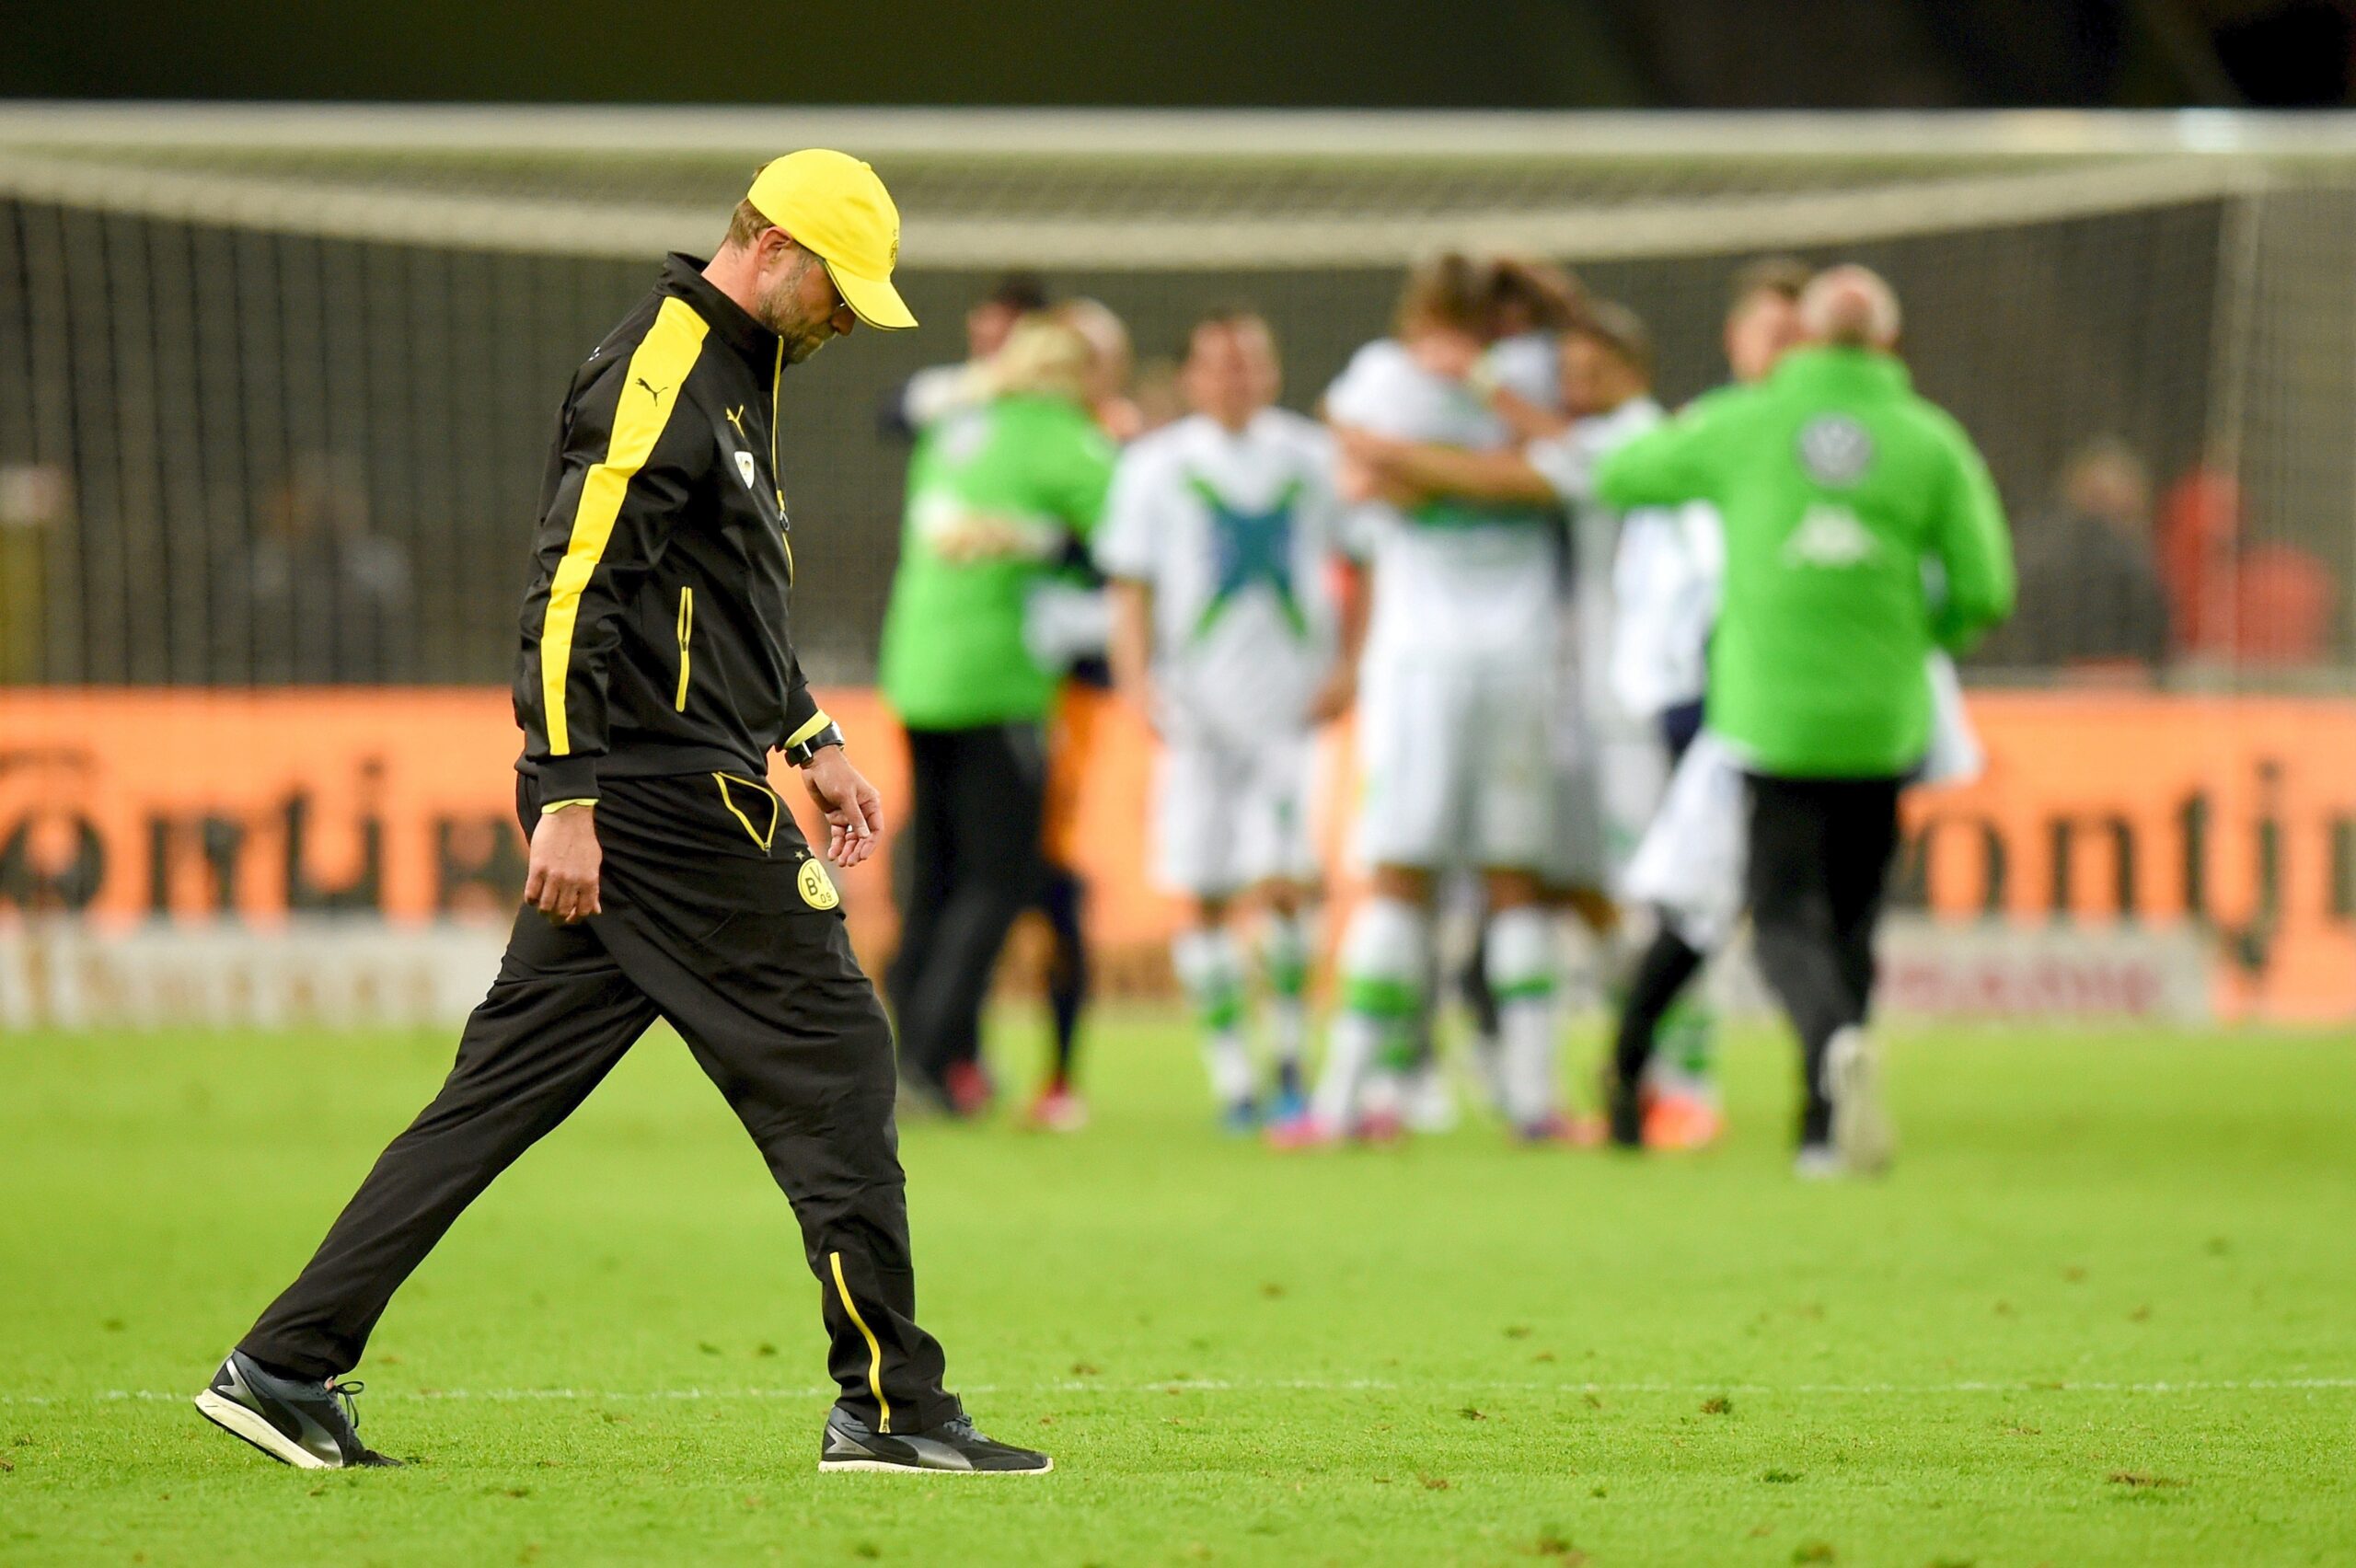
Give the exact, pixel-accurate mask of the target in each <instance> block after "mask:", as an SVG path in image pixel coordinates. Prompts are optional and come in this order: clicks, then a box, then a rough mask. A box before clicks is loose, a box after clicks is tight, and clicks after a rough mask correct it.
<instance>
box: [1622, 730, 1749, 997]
mask: <svg viewBox="0 0 2356 1568" xmlns="http://www.w3.org/2000/svg"><path fill="white" fill-rule="evenodd" d="M1747 809H1748V808H1747V805H1746V803H1745V800H1744V786H1743V779H1742V767H1741V766H1740V764H1738V762H1737V761H1736V760H1735V755H1734V753H1733V751H1732V750H1730V749H1729V748H1728V747H1727V744H1726V743H1725V742H1724V741H1722V740H1720V739H1718V737H1717V736H1715V735H1714V734H1712V733H1710V732H1708V731H1707V730H1704V731H1703V732H1701V733H1700V734H1698V735H1696V736H1694V737H1693V744H1692V745H1690V746H1688V747H1686V748H1685V755H1684V756H1683V757H1682V758H1680V760H1679V762H1678V764H1677V771H1676V773H1675V774H1673V775H1671V776H1670V778H1669V793H1668V795H1667V796H1665V797H1664V798H1663V799H1662V801H1661V803H1660V811H1659V812H1658V813H1657V814H1656V815H1655V816H1654V818H1653V820H1652V825H1651V826H1650V827H1647V828H1646V830H1645V836H1644V840H1643V842H1641V843H1639V844H1638V845H1637V846H1636V856H1635V859H1633V860H1631V861H1630V862H1629V863H1628V877H1627V889H1626V891H1627V895H1628V898H1629V900H1630V901H1631V902H1633V903H1637V904H1648V905H1653V906H1654V907H1655V908H1657V909H1658V910H1660V911H1661V913H1662V915H1663V917H1665V918H1666V919H1667V920H1668V922H1669V928H1670V929H1671V930H1673V931H1675V932H1676V933H1677V935H1678V937H1679V938H1680V940H1682V941H1683V942H1684V943H1685V945H1686V946H1688V947H1690V948H1692V949H1693V950H1694V951H1696V952H1715V951H1717V950H1718V949H1719V948H1721V947H1723V946H1725V945H1726V941H1727V938H1728V937H1731V936H1732V935H1733V934H1734V928H1735V923H1736V922H1737V921H1738V920H1739V919H1741V918H1742V904H1743V887H1742V879H1743V862H1744V859H1745V858H1746V857H1747V856H1748V855H1749V854H1750V821H1749V818H1748V817H1747V815H1746V814H1745V813H1746V812H1747Z"/></svg>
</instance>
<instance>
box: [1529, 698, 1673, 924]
mask: <svg viewBox="0 0 2356 1568" xmlns="http://www.w3.org/2000/svg"><path fill="white" fill-rule="evenodd" d="M1667 774H1668V767H1667V758H1666V756H1665V755H1664V754H1663V752H1662V750H1661V745H1660V743H1659V742H1658V741H1656V740H1654V739H1653V738H1652V737H1650V736H1649V735H1644V734H1634V733H1626V734H1600V735H1599V734H1593V733H1590V734H1588V736H1587V737H1586V738H1585V739H1584V741H1583V742H1582V743H1581V745H1580V749H1579V750H1578V751H1577V752H1576V755H1573V754H1572V753H1571V749H1570V748H1569V747H1567V746H1565V745H1564V744H1561V743H1559V742H1558V743H1557V744H1556V748H1555V761H1554V836H1553V847H1552V850H1551V853H1550V855H1549V859H1548V864H1547V867H1546V881H1547V883H1548V885H1549V886H1552V887H1558V888H1572V887H1579V888H1596V889H1599V890H1600V891H1603V892H1606V893H1610V894H1614V895H1617V894H1619V892H1620V888H1621V885H1622V883H1623V882H1624V881H1625V880H1626V876H1627V871H1628V862H1629V860H1630V859H1632V858H1633V857H1634V855H1635V852H1636V845H1637V842H1638V841H1639V840H1640V839H1642V838H1643V836H1644V834H1645V829H1646V826H1647V825H1649V824H1651V822H1652V819H1653V815H1654V813H1656V812H1657V811H1658V810H1659V809H1660V801H1661V792H1662V791H1663V790H1665V789H1666V788H1667V787H1668V778H1667Z"/></svg>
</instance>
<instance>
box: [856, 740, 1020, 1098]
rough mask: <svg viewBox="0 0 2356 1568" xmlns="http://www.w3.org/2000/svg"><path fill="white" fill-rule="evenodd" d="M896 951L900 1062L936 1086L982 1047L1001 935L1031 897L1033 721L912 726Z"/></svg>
mask: <svg viewBox="0 0 2356 1568" xmlns="http://www.w3.org/2000/svg"><path fill="white" fill-rule="evenodd" d="M907 735H908V786H909V788H908V797H909V819H908V829H907V833H906V834H905V835H904V836H902V838H901V840H900V843H899V845H898V847H897V853H898V854H899V855H900V856H902V857H905V859H904V861H903V864H902V866H901V872H902V875H903V876H904V878H905V879H906V880H905V881H904V882H903V883H902V898H901V904H900V913H901V924H900V951H899V953H898V954H897V956H895V958H894V959H893V961H892V968H891V973H890V974H889V976H888V984H889V986H890V987H891V992H892V1006H893V1009H894V1010H895V1012H896V1013H897V1014H898V1017H899V1024H900V1050H901V1053H902V1055H903V1056H904V1057H905V1058H906V1066H907V1069H908V1071H909V1072H910V1073H911V1074H912V1075H914V1076H915V1077H917V1078H921V1079H923V1080H924V1081H926V1082H927V1083H930V1084H931V1085H933V1086H934V1087H936V1088H938V1087H939V1086H940V1084H941V1075H942V1074H943V1073H944V1072H946V1071H947V1070H948V1067H949V1065H950V1064H951V1063H953V1062H957V1061H968V1062H970V1061H973V1060H974V1059H976V1057H977V1056H979V1055H980V1054H981V1033H982V1008H983V1004H984V1003H985V1002H987V1000H988V997H989V988H990V976H991V974H993V973H994V972H995V971H996V970H997V968H998V959H999V951H1000V950H1002V949H1003V948H1004V947H1005V946H1006V938H1007V933H1008V932H1009V931H1011V930H1012V929H1013V928H1014V922H1015V920H1016V918H1017V917H1020V916H1021V915H1022V912H1023V911H1024V910H1026V909H1028V908H1030V907H1031V906H1032V905H1034V904H1036V903H1037V902H1038V901H1039V896H1040V893H1041V891H1042V888H1043V886H1044V885H1045V874H1046V859H1045V853H1044V851H1043V850H1042V848H1041V845H1040V835H1041V832H1042V831H1043V820H1042V819H1043V815H1044V813H1045V810H1046V799H1047V754H1046V745H1045V737H1044V736H1043V735H1042V733H1041V732H1040V728H1039V726H1038V725H1036V724H992V725H984V726H979V727H976V728H974V729H968V730H915V729H912V730H910V731H908V732H907Z"/></svg>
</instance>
